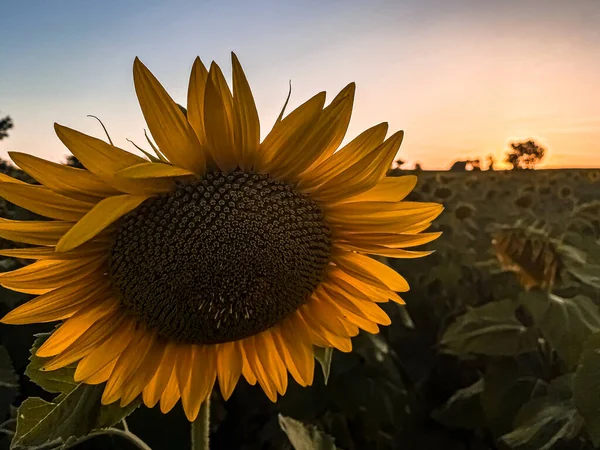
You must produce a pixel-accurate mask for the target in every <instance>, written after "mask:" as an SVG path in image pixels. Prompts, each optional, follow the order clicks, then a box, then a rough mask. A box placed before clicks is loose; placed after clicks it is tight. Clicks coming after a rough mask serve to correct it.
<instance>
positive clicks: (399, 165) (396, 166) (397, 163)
mask: <svg viewBox="0 0 600 450" xmlns="http://www.w3.org/2000/svg"><path fill="white" fill-rule="evenodd" d="M405 163H406V161H404V160H403V159H397V160H396V161H394V169H401V168H402V166H403V165H404V164H405Z"/></svg>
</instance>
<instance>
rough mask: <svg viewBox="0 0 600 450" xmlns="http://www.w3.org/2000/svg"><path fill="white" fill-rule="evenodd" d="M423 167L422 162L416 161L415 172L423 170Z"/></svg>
mask: <svg viewBox="0 0 600 450" xmlns="http://www.w3.org/2000/svg"><path fill="white" fill-rule="evenodd" d="M422 171H423V168H422V167H421V164H419V163H416V164H415V172H422Z"/></svg>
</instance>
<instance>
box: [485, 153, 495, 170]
mask: <svg viewBox="0 0 600 450" xmlns="http://www.w3.org/2000/svg"><path fill="white" fill-rule="evenodd" d="M494 162H495V161H494V157H493V156H492V155H489V156H488V157H487V163H488V170H494Z"/></svg>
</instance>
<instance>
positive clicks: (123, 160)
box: [54, 124, 174, 195]
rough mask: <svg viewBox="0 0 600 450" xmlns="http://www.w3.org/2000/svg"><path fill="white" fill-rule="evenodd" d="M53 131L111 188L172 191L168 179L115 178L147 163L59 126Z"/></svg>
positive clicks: (171, 185) (137, 192) (129, 190)
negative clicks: (138, 165)
mask: <svg viewBox="0 0 600 450" xmlns="http://www.w3.org/2000/svg"><path fill="white" fill-rule="evenodd" d="M54 130H55V131H56V135H57V136H58V138H59V139H60V140H61V141H62V143H63V144H65V146H66V147H67V148H68V149H69V150H70V151H71V153H73V155H75V157H76V158H77V159H78V160H79V161H81V163H82V164H83V165H84V166H85V167H86V168H87V169H88V170H89V171H90V172H92V173H93V174H95V175H96V176H97V177H98V178H100V179H101V180H103V181H104V182H105V183H106V184H108V185H110V186H112V187H113V188H115V189H118V190H119V191H121V192H125V193H127V194H134V195H143V194H158V193H161V192H169V191H171V190H173V187H174V183H173V181H172V180H161V179H152V180H134V179H130V178H124V177H119V176H118V175H116V173H117V172H118V171H119V170H122V169H125V168H127V167H129V166H134V165H136V164H141V163H145V162H147V161H146V160H145V159H143V158H140V157H139V156H137V155H134V154H132V153H129V152H126V151H125V150H121V149H120V148H117V147H114V146H112V145H110V144H107V143H106V142H104V141H102V140H100V139H96V138H94V137H92V136H88V135H86V134H83V133H80V132H79V131H76V130H72V129H71V128H67V127H64V126H62V125H59V124H54Z"/></svg>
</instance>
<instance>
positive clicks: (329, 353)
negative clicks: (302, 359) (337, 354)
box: [314, 347, 333, 384]
mask: <svg viewBox="0 0 600 450" xmlns="http://www.w3.org/2000/svg"><path fill="white" fill-rule="evenodd" d="M314 351H315V358H316V359H317V361H319V364H320V365H321V369H322V370H323V380H324V382H325V384H327V381H329V373H330V372H331V358H332V357H333V348H331V347H327V348H323V347H314Z"/></svg>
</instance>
